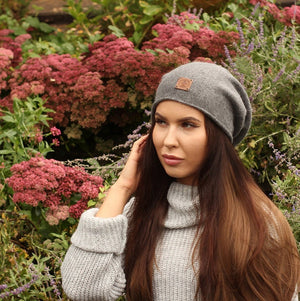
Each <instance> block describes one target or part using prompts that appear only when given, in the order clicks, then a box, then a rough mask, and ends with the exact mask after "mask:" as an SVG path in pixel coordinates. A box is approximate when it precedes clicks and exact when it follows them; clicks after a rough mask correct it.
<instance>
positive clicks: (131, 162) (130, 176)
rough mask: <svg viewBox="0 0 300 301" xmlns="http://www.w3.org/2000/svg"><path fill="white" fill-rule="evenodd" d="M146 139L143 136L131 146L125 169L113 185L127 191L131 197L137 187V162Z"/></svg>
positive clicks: (146, 136)
mask: <svg viewBox="0 0 300 301" xmlns="http://www.w3.org/2000/svg"><path fill="white" fill-rule="evenodd" d="M147 138H148V135H145V136H143V137H141V138H140V139H139V140H137V141H136V142H135V143H134V144H133V146H132V149H131V152H130V154H129V157H128V160H127V162H126V164H125V167H124V168H123V170H122V172H121V174H120V177H119V179H118V180H117V182H116V183H115V184H117V185H120V186H121V187H123V188H124V189H126V190H128V193H129V194H130V195H132V194H133V193H134V192H135V190H136V188H137V185H138V180H139V173H138V162H139V159H140V157H141V154H142V151H143V148H144V146H145V143H146V140H147Z"/></svg>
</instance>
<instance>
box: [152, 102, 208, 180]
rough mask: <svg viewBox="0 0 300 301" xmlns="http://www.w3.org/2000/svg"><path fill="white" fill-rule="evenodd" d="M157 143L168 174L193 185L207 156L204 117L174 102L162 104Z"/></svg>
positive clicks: (158, 112) (155, 132)
mask: <svg viewBox="0 0 300 301" xmlns="http://www.w3.org/2000/svg"><path fill="white" fill-rule="evenodd" d="M154 118H155V125H154V129H153V143H154V146H155V149H156V152H157V155H158V158H159V160H160V162H161V164H162V166H163V168H164V169H165V171H166V173H167V174H168V175H169V176H171V177H173V178H175V179H176V180H177V181H178V182H180V183H182V184H187V185H192V184H193V181H194V179H195V177H196V175H197V173H198V171H199V168H200V167H201V165H202V162H203V161H204V158H205V155H206V145H207V136H206V130H205V118H204V114H203V113H202V112H200V111H199V110H197V109H195V108H192V107H190V106H187V105H184V104H181V103H179V102H176V101H172V100H165V101H162V102H161V103H159V104H158V106H157V108H156V112H155V117H154Z"/></svg>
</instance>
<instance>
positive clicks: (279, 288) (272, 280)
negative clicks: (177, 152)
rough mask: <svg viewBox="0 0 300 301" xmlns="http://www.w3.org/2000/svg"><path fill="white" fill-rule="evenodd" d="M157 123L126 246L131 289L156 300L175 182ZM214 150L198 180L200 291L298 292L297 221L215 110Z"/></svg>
mask: <svg viewBox="0 0 300 301" xmlns="http://www.w3.org/2000/svg"><path fill="white" fill-rule="evenodd" d="M153 127H154V125H153V126H152V129H151V130H150V134H149V139H148V140H147V143H146V146H145V149H144V153H143V156H142V158H141V162H140V182H139V185H138V189H137V191H136V193H135V198H136V199H135V203H134V206H133V210H132V213H131V216H130V217H129V218H130V223H129V231H128V239H127V245H126V250H125V274H126V279H127V288H126V294H127V299H128V300H130V301H141V300H143V301H153V291H152V275H153V265H154V264H155V248H156V244H157V240H158V238H159V236H160V235H161V233H162V231H163V228H164V227H163V224H164V219H165V216H166V213H167V210H168V202H167V192H168V189H169V186H170V184H171V182H172V181H173V180H174V179H172V178H170V177H169V176H168V175H167V174H166V173H165V171H164V169H163V167H162V166H161V164H160V162H159V159H158V157H157V155H156V151H155V148H154V145H153V142H152V132H153ZM205 127H206V131H207V137H208V145H207V155H206V156H207V157H206V160H205V162H204V164H203V166H202V167H201V170H199V176H198V179H197V182H195V185H197V186H198V192H199V202H198V204H197V207H198V208H197V209H198V210H197V212H198V213H199V212H201V214H199V216H198V221H199V222H198V226H197V235H196V237H195V247H194V250H193V262H194V263H198V264H197V266H199V268H196V264H195V272H196V274H197V278H198V286H197V293H196V296H195V299H196V300H198V299H201V300H203V301H220V300H222V301H234V300H236V301H240V300H260V301H263V300H276V301H287V300H291V299H292V296H293V293H294V291H295V288H296V285H297V283H298V282H299V275H300V270H299V257H298V252H297V247H296V243H295V239H294V237H293V234H292V232H291V230H290V227H289V225H288V223H287V221H286V219H285V218H284V216H283V215H282V214H281V212H280V211H279V210H278V209H277V208H276V207H275V205H274V204H273V203H272V202H271V201H270V200H269V199H268V198H267V197H266V196H265V194H264V193H263V192H262V191H261V190H260V189H259V187H258V186H257V185H256V184H255V183H254V181H253V180H252V177H251V175H250V174H249V172H248V171H247V170H246V168H245V167H244V165H243V164H242V162H241V160H240V159H239V157H238V155H237V153H236V150H235V149H234V147H233V146H232V144H231V142H230V141H229V138H228V137H227V136H226V135H225V134H224V133H223V131H222V130H221V129H220V128H219V127H218V126H216V125H215V124H214V123H213V122H212V121H211V120H210V119H209V118H207V117H206V119H205Z"/></svg>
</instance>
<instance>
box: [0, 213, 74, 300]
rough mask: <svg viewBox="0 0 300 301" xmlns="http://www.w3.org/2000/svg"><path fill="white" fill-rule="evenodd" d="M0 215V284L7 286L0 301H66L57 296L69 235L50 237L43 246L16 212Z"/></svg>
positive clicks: (32, 226)
mask: <svg viewBox="0 0 300 301" xmlns="http://www.w3.org/2000/svg"><path fill="white" fill-rule="evenodd" d="M0 213H1V218H0V243H1V249H0V268H1V275H0V284H1V285H4V284H5V285H6V286H7V287H6V289H4V290H1V291H0V298H1V299H2V298H3V300H36V299H38V300H68V299H67V298H66V296H64V295H63V294H62V293H61V291H62V289H61V283H60V280H61V275H60V265H61V260H62V258H63V256H64V254H65V252H66V250H67V248H68V246H69V239H68V237H69V235H70V234H68V235H66V233H65V232H62V233H61V234H53V235H52V237H51V239H47V240H45V241H44V242H43V241H42V240H41V238H40V237H39V234H38V233H37V232H36V228H35V227H34V225H33V224H32V223H31V221H30V219H28V217H27V216H25V215H23V214H21V213H20V212H18V211H17V210H15V211H8V210H1V211H0ZM5 294H7V297H6V298H5Z"/></svg>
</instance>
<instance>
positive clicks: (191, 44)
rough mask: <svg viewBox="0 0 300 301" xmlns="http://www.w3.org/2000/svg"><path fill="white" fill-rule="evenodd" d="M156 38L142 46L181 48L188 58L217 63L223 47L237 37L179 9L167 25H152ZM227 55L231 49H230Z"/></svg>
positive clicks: (220, 57) (223, 53) (146, 47)
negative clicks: (185, 49)
mask: <svg viewBox="0 0 300 301" xmlns="http://www.w3.org/2000/svg"><path fill="white" fill-rule="evenodd" d="M152 29H153V30H154V31H155V32H156V34H157V37H155V38H154V39H152V40H150V41H147V42H145V43H144V44H143V49H162V50H167V49H169V50H174V49H176V48H178V47H185V48H187V49H188V50H189V52H190V53H189V56H188V58H189V60H191V61H193V60H197V59H199V58H202V57H204V58H207V57H208V58H210V59H211V60H213V61H215V62H220V61H222V59H224V57H225V52H224V46H225V45H226V46H228V47H229V48H231V45H232V44H233V42H236V41H237V40H238V38H239V35H238V33H237V32H226V31H215V30H212V29H210V28H209V27H207V26H206V25H205V24H204V21H203V20H200V19H199V17H198V16H196V15H195V14H191V13H188V12H182V13H181V14H180V15H179V16H178V15H173V16H172V17H171V18H169V20H168V22H167V24H156V25H155V26H153V28H152ZM231 55H234V52H233V51H231Z"/></svg>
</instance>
